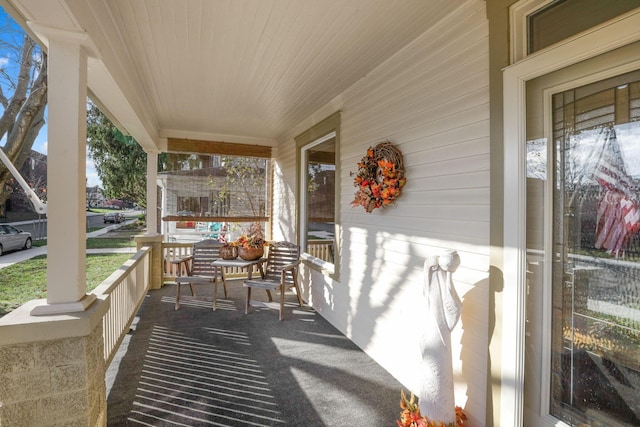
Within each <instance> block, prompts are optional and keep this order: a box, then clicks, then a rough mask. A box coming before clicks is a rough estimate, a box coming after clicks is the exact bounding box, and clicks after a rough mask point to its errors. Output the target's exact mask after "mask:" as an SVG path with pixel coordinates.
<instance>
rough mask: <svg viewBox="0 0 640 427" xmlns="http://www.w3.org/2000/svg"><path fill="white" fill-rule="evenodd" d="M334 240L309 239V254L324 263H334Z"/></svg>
mask: <svg viewBox="0 0 640 427" xmlns="http://www.w3.org/2000/svg"><path fill="white" fill-rule="evenodd" d="M333 243H334V241H333V240H320V239H309V240H308V241H307V253H308V254H309V255H312V256H314V257H316V258H319V259H321V260H323V261H326V262H330V263H333V262H334V260H333Z"/></svg>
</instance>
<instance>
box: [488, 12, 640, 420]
mask: <svg viewBox="0 0 640 427" xmlns="http://www.w3.org/2000/svg"><path fill="white" fill-rule="evenodd" d="M638 28H640V9H635V10H633V11H631V12H629V13H627V14H624V15H621V16H620V17H618V18H616V19H614V20H612V21H609V22H606V23H604V24H601V25H598V26H596V27H594V28H591V29H589V30H588V31H585V32H583V33H580V34H578V35H576V36H575V37H573V38H571V39H569V40H566V41H563V42H560V43H557V44H555V45H553V46H551V47H549V48H546V49H544V50H541V51H539V52H536V53H535V54H533V55H530V56H528V57H526V58H524V59H522V60H521V61H519V62H517V63H515V64H513V65H511V66H509V67H507V68H505V69H504V70H503V123H504V127H503V136H504V165H503V167H504V211H503V212H504V217H503V218H504V219H503V232H504V240H503V278H504V289H503V295H502V298H503V301H505V304H503V313H502V325H501V326H502V337H501V341H502V353H501V358H502V362H501V368H502V372H501V389H500V425H503V426H512V425H522V422H523V414H524V366H525V365H524V357H525V320H526V221H525V218H526V161H525V159H526V156H525V154H526V114H525V113H526V111H525V108H526V83H527V81H529V80H532V79H534V78H536V77H540V76H542V75H545V74H548V73H550V72H553V71H556V70H559V69H562V68H565V67H568V66H570V65H573V64H576V63H578V62H580V61H583V60H585V59H589V58H593V57H595V56H598V55H600V54H603V53H606V52H609V51H611V50H613V49H616V48H618V47H622V46H624V45H627V44H629V43H632V42H635V41H638V40H640V31H638ZM630 62H632V59H630ZM554 421H557V420H556V419H555V418H553V417H550V416H549V422H554Z"/></svg>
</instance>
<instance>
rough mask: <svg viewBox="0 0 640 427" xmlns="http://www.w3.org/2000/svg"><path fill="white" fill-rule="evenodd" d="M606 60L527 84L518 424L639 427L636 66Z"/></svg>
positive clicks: (639, 107)
mask: <svg viewBox="0 0 640 427" xmlns="http://www.w3.org/2000/svg"><path fill="white" fill-rule="evenodd" d="M632 48H633V47H632ZM635 48H636V49H637V48H638V47H637V46H636V47H635ZM636 53H637V51H636ZM610 56H611V61H612V62H607V57H604V58H597V59H596V60H593V61H590V62H589V61H588V62H587V63H582V64H578V65H576V66H573V67H571V68H569V69H563V70H560V71H558V72H556V73H553V74H551V75H546V76H543V77H540V78H538V79H536V80H533V81H531V82H529V83H528V84H527V150H526V156H527V199H526V203H527V227H526V228H527V230H526V238H527V239H526V242H527V296H526V299H527V321H526V341H525V348H526V352H525V425H531V426H541V425H569V426H591V427H595V426H640V70H637V69H632V70H628V69H623V68H620V70H623V71H622V72H619V71H616V72H614V71H609V72H604V73H600V74H597V77H593V76H595V75H596V74H594V73H593V70H594V69H596V68H597V67H601V68H602V67H605V68H607V67H609V66H610V64H612V63H614V62H615V61H621V62H624V59H623V58H624V57H625V54H624V52H623V53H622V54H620V52H618V53H613V54H611V55H610ZM621 58H622V59H621ZM603 64H608V65H603ZM609 69H610V70H611V69H612V68H610V67H609ZM614 73H615V74H614ZM607 74H608V75H607ZM587 76H589V77H587Z"/></svg>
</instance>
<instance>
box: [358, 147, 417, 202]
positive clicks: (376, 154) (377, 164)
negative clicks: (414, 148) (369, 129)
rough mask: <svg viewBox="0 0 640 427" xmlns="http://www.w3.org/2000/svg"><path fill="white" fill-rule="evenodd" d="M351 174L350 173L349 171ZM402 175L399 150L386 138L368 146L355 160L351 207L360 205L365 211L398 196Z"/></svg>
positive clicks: (402, 168) (401, 184) (402, 184)
mask: <svg viewBox="0 0 640 427" xmlns="http://www.w3.org/2000/svg"><path fill="white" fill-rule="evenodd" d="M351 176H354V173H353V172H352V173H351ZM406 182H407V179H406V178H405V177H404V163H403V160H402V153H401V152H400V150H398V148H397V147H396V146H395V145H393V144H392V143H391V142H389V141H384V142H380V143H379V144H377V145H376V146H375V147H369V149H368V150H367V154H366V155H365V156H364V157H363V158H362V160H360V162H358V171H357V172H356V173H355V178H354V179H353V185H354V186H355V187H356V188H357V190H356V194H355V197H354V199H353V201H352V202H351V205H352V206H362V207H363V208H364V209H365V210H366V211H367V212H368V213H371V212H373V210H374V209H376V208H380V207H387V206H389V205H390V204H391V203H393V201H394V200H395V199H397V198H398V197H399V196H400V190H401V189H402V187H404V185H405V183H406Z"/></svg>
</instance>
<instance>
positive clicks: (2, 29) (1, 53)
mask: <svg viewBox="0 0 640 427" xmlns="http://www.w3.org/2000/svg"><path fill="white" fill-rule="evenodd" d="M7 28H10V29H13V30H16V31H19V32H20V33H19V34H20V35H22V34H23V33H22V29H21V28H20V26H19V25H17V24H16V23H15V21H13V19H12V18H11V17H10V16H9V15H7V14H6V13H5V11H4V9H2V7H0V39H2V40H3V41H10V40H12V39H15V38H16V36H17V35H18V33H15V32H10V31H7ZM14 56H15V52H12V51H10V50H7V49H3V48H2V47H0V69H2V70H4V71H6V72H8V73H12V72H13V73H15V72H16V71H17V67H16V66H15V63H16V58H15V57H14ZM3 90H4V91H5V94H6V95H9V94H11V93H12V91H10V89H8V88H5V87H3ZM2 112H3V108H2V106H1V105H0V114H1V113H2ZM46 115H47V113H46V111H45V121H46V118H47V117H46ZM5 142H6V138H5V137H4V136H3V137H2V139H0V146H2V147H4V145H5ZM48 144H49V142H48V138H47V125H46V122H45V125H44V126H43V127H42V129H40V133H39V134H38V136H37V137H36V140H35V142H34V143H33V147H32V148H33V150H35V151H37V152H39V153H42V154H47V151H48ZM86 174H87V186H90V187H92V186H95V185H102V184H101V182H100V178H98V173H97V172H96V168H95V165H94V164H93V161H92V160H91V159H90V158H89V156H87V171H86Z"/></svg>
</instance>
